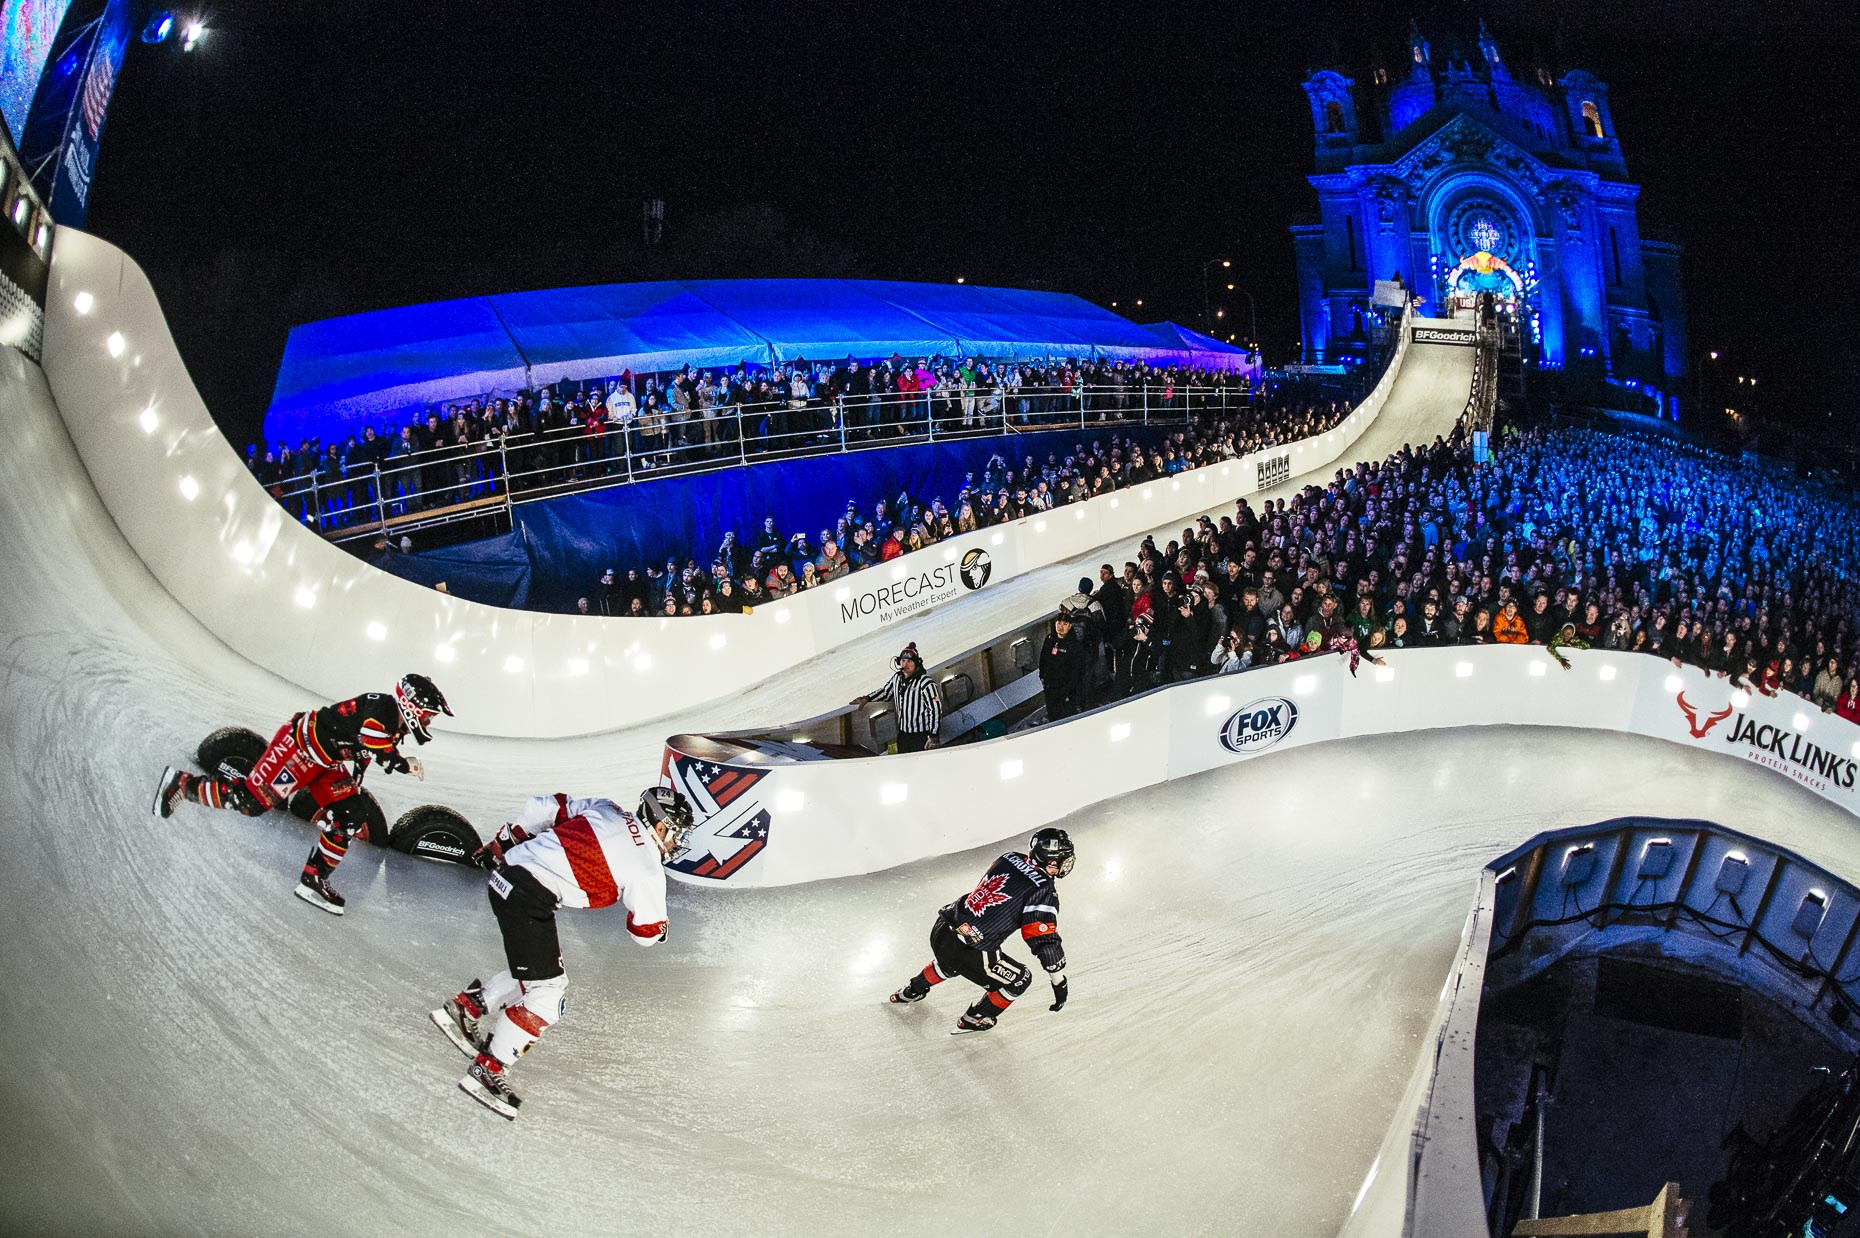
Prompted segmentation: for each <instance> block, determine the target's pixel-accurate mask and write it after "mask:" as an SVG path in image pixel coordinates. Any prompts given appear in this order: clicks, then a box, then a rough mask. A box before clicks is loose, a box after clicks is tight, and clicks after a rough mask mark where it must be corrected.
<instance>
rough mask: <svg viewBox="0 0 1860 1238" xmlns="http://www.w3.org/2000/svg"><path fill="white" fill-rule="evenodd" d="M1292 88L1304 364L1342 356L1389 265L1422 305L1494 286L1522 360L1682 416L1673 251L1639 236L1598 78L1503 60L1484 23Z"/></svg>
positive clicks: (1430, 309)
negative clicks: (1309, 132)
mask: <svg viewBox="0 0 1860 1238" xmlns="http://www.w3.org/2000/svg"><path fill="white" fill-rule="evenodd" d="M1304 86H1305V93H1306V94H1307V95H1308V96H1309V97H1310V101H1311V119H1312V122H1313V124H1314V126H1315V128H1316V147H1317V160H1316V162H1317V171H1316V173H1315V174H1314V175H1312V176H1311V178H1310V181H1311V185H1312V187H1313V188H1315V189H1316V190H1317V195H1318V210H1319V218H1318V220H1317V221H1316V222H1309V223H1303V224H1299V225H1297V226H1295V227H1293V229H1292V236H1293V244H1294V246H1295V248H1296V251H1297V259H1298V281H1299V283H1298V287H1299V304H1300V315H1301V325H1302V329H1303V334H1304V353H1305V357H1306V358H1307V359H1308V360H1313V361H1325V360H1337V359H1341V357H1342V356H1343V355H1344V354H1345V353H1346V352H1347V351H1349V348H1350V345H1351V343H1352V341H1360V340H1361V339H1362V338H1363V336H1364V332H1365V319H1366V318H1368V317H1371V316H1373V315H1374V313H1375V308H1374V293H1375V287H1376V284H1377V282H1378V281H1394V280H1396V279H1398V278H1399V279H1400V281H1401V282H1402V283H1403V284H1404V285H1405V286H1406V289H1407V290H1408V291H1409V292H1410V293H1412V294H1413V295H1414V296H1415V297H1417V298H1418V299H1419V300H1420V301H1421V303H1422V304H1421V307H1420V309H1421V312H1422V313H1424V314H1429V315H1446V314H1451V313H1454V312H1456V311H1457V312H1465V310H1466V309H1467V308H1468V307H1470V305H1471V303H1472V300H1473V298H1474V297H1476V296H1477V295H1478V294H1479V293H1481V292H1491V293H1493V294H1495V295H1496V297H1497V299H1498V301H1499V305H1500V309H1501V313H1503V314H1505V315H1506V316H1507V317H1508V318H1509V319H1510V321H1511V322H1513V323H1514V324H1515V325H1516V327H1517V330H1518V334H1519V338H1520V340H1521V341H1522V345H1523V349H1524V354H1525V356H1526V357H1527V358H1528V363H1529V364H1531V365H1533V366H1535V367H1537V368H1538V369H1540V370H1543V371H1551V372H1560V373H1562V374H1564V375H1566V376H1567V379H1569V380H1580V382H1581V384H1582V385H1583V386H1584V387H1587V388H1588V389H1590V390H1601V391H1604V392H1606V391H1608V390H1609V389H1613V390H1614V391H1615V392H1617V393H1618V394H1619V395H1620V396H1621V397H1622V398H1623V399H1624V400H1630V401H1631V403H1632V404H1639V405H1642V406H1643V407H1644V406H1646V405H1647V404H1651V405H1653V406H1657V407H1658V408H1659V409H1660V411H1662V412H1664V413H1666V414H1668V415H1674V416H1676V415H1677V413H1678V394H1679V393H1680V392H1681V391H1682V389H1683V388H1684V386H1685V374H1686V359H1685V358H1686V329H1685V307H1684V300H1683V297H1682V293H1681V284H1680V277H1679V247H1678V246H1677V245H1674V244H1671V243H1669V242H1665V241H1656V240H1650V239H1648V238H1647V237H1644V236H1642V235H1641V229H1640V219H1639V212H1638V209H1637V205H1636V204H1637V200H1638V199H1639V197H1640V187H1639V186H1638V185H1636V184H1634V183H1633V182H1632V181H1630V180H1629V179H1628V172H1627V164H1626V162H1625V161H1624V160H1623V158H1622V155H1621V145H1620V143H1619V142H1618V141H1617V140H1616V137H1615V124H1614V117H1613V115H1612V114H1611V113H1610V111H1609V104H1608V87H1607V85H1606V84H1605V83H1603V82H1601V81H1599V80H1597V79H1596V78H1595V77H1593V76H1592V75H1590V74H1588V73H1585V72H1583V71H1581V70H1572V71H1570V72H1567V73H1564V74H1562V75H1561V76H1560V77H1559V76H1555V75H1553V74H1552V73H1551V72H1550V71H1549V70H1548V69H1544V68H1537V67H1533V68H1530V69H1528V70H1520V71H1516V72H1514V71H1513V69H1512V68H1511V66H1510V65H1509V64H1507V63H1506V61H1505V59H1504V57H1503V56H1502V55H1500V53H1499V48H1498V45H1497V43H1496V42H1495V41H1494V40H1493V39H1492V37H1491V35H1490V34H1489V32H1488V31H1487V30H1486V28H1485V25H1484V23H1483V22H1482V23H1480V26H1479V33H1478V37H1477V39H1476V40H1474V41H1470V45H1469V46H1458V45H1448V44H1444V43H1443V44H1442V45H1440V46H1438V47H1437V46H1435V45H1434V44H1432V43H1430V42H1429V40H1428V39H1427V38H1426V37H1425V36H1424V35H1423V34H1422V32H1421V31H1420V29H1419V28H1418V27H1415V26H1412V25H1411V26H1410V28H1409V38H1408V56H1407V57H1406V58H1405V59H1404V61H1403V63H1402V67H1401V68H1400V69H1399V70H1391V69H1387V68H1372V69H1371V71H1370V74H1369V76H1368V78H1367V81H1366V82H1365V83H1359V82H1358V81H1357V80H1356V79H1354V78H1350V77H1346V76H1345V75H1344V74H1342V73H1340V72H1337V71H1336V70H1334V69H1323V70H1319V71H1317V72H1314V73H1312V74H1311V76H1310V77H1309V78H1308V79H1306V81H1305V84H1304ZM1385 290H1386V289H1385Z"/></svg>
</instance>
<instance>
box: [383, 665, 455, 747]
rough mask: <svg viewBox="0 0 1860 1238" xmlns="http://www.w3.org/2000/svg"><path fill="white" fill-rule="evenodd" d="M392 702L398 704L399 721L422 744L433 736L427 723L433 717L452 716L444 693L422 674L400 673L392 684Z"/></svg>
mask: <svg viewBox="0 0 1860 1238" xmlns="http://www.w3.org/2000/svg"><path fill="white" fill-rule="evenodd" d="M394 703H395V704H396V705H398V706H400V717H401V721H403V722H405V723H406V724H407V730H408V732H409V733H410V734H412V736H413V737H414V739H416V740H418V741H419V742H420V743H422V744H423V743H425V742H426V741H427V740H429V739H431V738H432V737H433V733H432V731H431V730H429V729H428V724H429V723H431V722H432V720H433V719H434V718H435V717H437V716H438V715H440V714H444V715H445V716H446V717H448V718H450V717H452V707H451V706H450V705H448V704H446V697H445V693H443V692H441V691H440V690H439V685H437V684H435V683H434V682H433V681H432V680H430V679H428V678H427V677H426V676H424V675H402V676H401V679H400V682H399V683H397V684H395V685H394Z"/></svg>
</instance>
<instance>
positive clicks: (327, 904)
mask: <svg viewBox="0 0 1860 1238" xmlns="http://www.w3.org/2000/svg"><path fill="white" fill-rule="evenodd" d="M295 893H296V895H297V897H298V898H301V899H302V900H303V901H304V902H306V903H309V904H310V905H311V906H312V907H316V908H320V909H321V910H323V911H327V912H328V913H329V914H330V915H332V916H339V915H341V914H342V902H343V900H342V895H340V894H338V893H336V892H335V891H334V890H332V889H330V888H329V882H327V881H325V880H324V879H323V878H321V877H312V876H311V875H310V874H308V873H305V874H304V877H303V880H301V881H299V882H298V883H297V889H296V890H295Z"/></svg>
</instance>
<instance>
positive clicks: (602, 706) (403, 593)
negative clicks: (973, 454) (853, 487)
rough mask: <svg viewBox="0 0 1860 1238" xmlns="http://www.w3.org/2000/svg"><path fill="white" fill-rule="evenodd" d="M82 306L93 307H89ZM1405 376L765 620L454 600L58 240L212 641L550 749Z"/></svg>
mask: <svg viewBox="0 0 1860 1238" xmlns="http://www.w3.org/2000/svg"><path fill="white" fill-rule="evenodd" d="M80 297H83V298H85V299H86V300H85V303H86V304H87V305H88V307H89V312H88V313H83V314H80V313H79V312H78V311H77V309H76V305H77V303H78V299H79V298H80ZM1406 347H1407V344H1406V340H1405V339H1404V341H1403V345H1402V348H1403V355H1404V356H1405V353H1406ZM1400 369H1401V361H1400V358H1398V359H1397V362H1396V363H1395V364H1394V365H1392V366H1391V368H1390V372H1389V373H1388V374H1387V375H1385V376H1384V378H1383V380H1382V382H1381V384H1380V385H1379V386H1378V387H1377V389H1376V391H1375V393H1374V394H1373V395H1372V396H1371V397H1369V399H1368V400H1367V401H1365V403H1364V406H1363V407H1362V409H1361V410H1360V411H1359V412H1358V413H1357V415H1356V416H1355V417H1354V418H1352V419H1351V420H1350V421H1349V422H1348V423H1347V424H1346V425H1345V426H1344V427H1342V428H1340V429H1339V430H1338V431H1335V432H1330V433H1327V434H1323V435H1319V436H1316V437H1315V438H1313V439H1311V440H1308V441H1306V442H1303V443H1296V444H1290V445H1288V446H1286V447H1283V448H1277V449H1274V450H1273V451H1270V452H1263V453H1260V454H1259V455H1258V456H1257V457H1249V458H1246V459H1242V460H1238V461H1232V462H1228V463H1226V464H1222V465H1218V466H1214V467H1212V468H1211V469H1209V470H1207V472H1208V474H1209V482H1208V483H1207V484H1182V485H1180V486H1179V487H1178V486H1176V485H1174V484H1172V483H1167V482H1158V483H1154V484H1153V485H1151V486H1147V487H1142V488H1139V489H1138V490H1131V491H1124V492H1121V493H1120V494H1119V495H1117V496H1113V497H1108V498H1101V499H1096V500H1092V501H1091V502H1089V503H1086V504H1083V505H1081V507H1080V508H1076V509H1075V508H1068V509H1066V512H1065V514H1064V518H1063V519H1060V518H1049V519H1044V520H1039V519H1035V520H1026V521H1021V522H1018V523H1017V524H1015V525H1013V526H1008V527H1004V528H997V529H990V530H984V531H982V532H979V533H975V534H969V535H965V536H964V537H961V538H957V539H955V540H953V541H951V542H947V543H943V544H941V545H939V546H936V547H933V548H932V549H930V550H926V551H923V552H920V553H919V554H917V555H913V556H910V557H909V558H907V559H905V560H899V561H898V562H897V563H896V564H894V565H890V566H887V567H883V568H877V569H873V570H868V571H865V572H861V573H858V574H856V575H854V576H851V577H849V578H847V579H846V580H845V581H843V582H842V583H841V584H840V585H838V586H830V587H827V588H823V589H819V590H815V591H811V592H809V593H806V594H802V595H799V596H798V597H795V598H791V599H787V600H785V601H782V602H778V603H775V604H772V605H769V606H764V607H759V608H757V611H756V613H755V614H753V615H750V616H714V617H711V616H704V617H690V618H685V619H679V620H674V621H666V620H645V621H641V620H626V619H603V618H598V617H580V616H562V615H538V614H532V613H530V612H527V611H513V610H503V609H499V608H496V607H489V606H482V605H478V604H476V603H472V602H466V601H462V600H460V599H457V598H452V597H447V596H445V595H442V594H439V593H436V592H434V591H432V590H429V589H425V588H422V587H420V586H418V585H414V584H412V583H410V582H407V581H404V580H401V579H399V578H397V577H394V576H391V575H388V574H387V573H384V572H380V571H377V570H376V569H374V568H372V567H369V566H367V565H365V564H363V563H361V562H360V561H358V560H356V559H354V558H352V557H351V556H349V555H348V554H346V553H345V552H343V551H341V550H338V549H337V548H335V547H333V546H330V545H328V544H327V543H325V542H324V541H323V540H322V539H321V538H320V537H318V536H316V535H315V534H314V533H312V532H310V531H309V530H307V529H305V528H303V527H302V526H300V525H298V524H297V523H296V522H295V521H294V520H293V519H292V518H291V517H290V516H289V515H288V513H286V512H285V511H284V509H283V508H281V507H280V506H279V505H278V504H277V503H276V502H274V501H273V500H272V499H271V498H270V496H269V495H267V494H266V493H265V492H264V490H263V489H262V488H260V486H259V485H258V483H257V482H256V481H254V480H253V479H252V478H251V476H250V475H249V474H248V473H247V472H246V470H245V468H244V466H243V464H242V463H241V461H240V458H239V455H238V453H237V452H236V451H235V450H234V449H233V448H232V447H231V446H229V445H228V444H227V443H226V442H225V440H224V438H223V437H222V436H221V434H220V433H219V430H218V429H217V427H216V426H215V425H214V422H213V419H212V417H211V416H210V415H209V413H208V411H207V409H206V408H205V406H204V405H203V404H202V403H201V400H200V397H199V394H198V393H197V392H196V390H195V388H194V385H193V382H192V380H191V379H190V378H189V377H188V374H187V370H186V368H185V367H184V366H183V364H182V362H181V359H180V357H179V355H178V354H177V353H176V351H175V348H174V343H173V340H172V338H171V337H170V335H169V332H168V326H167V322H166V320H165V319H164V317H163V315H162V311H161V307H160V305H159V304H158V303H157V301H156V299H155V296H154V292H153V290H152V289H151V288H150V287H149V284H148V281H147V279H146V278H145V277H144V276H143V274H142V272H141V270H140V269H139V268H138V267H137V266H136V265H135V264H134V263H133V262H131V261H130V260H129V259H128V258H127V257H126V256H125V255H124V254H123V253H122V252H121V251H120V250H118V249H116V248H115V247H113V246H111V245H109V244H108V243H106V242H104V241H101V240H99V239H98V238H96V237H93V236H90V235H88V234H86V233H80V232H73V231H70V230H68V229H61V230H60V231H59V233H58V236H57V238H56V244H55V248H54V250H53V260H52V274H51V292H50V295H49V305H48V310H47V315H46V342H45V373H46V376H47V378H48V379H49V381H50V383H51V387H52V392H53V394H54V396H55V397H56V399H57V402H58V407H59V410H60V412H61V413H62V414H63V416H64V417H65V419H66V422H67V425H68V427H69V430H70V433H71V436H72V438H73V440H74V441H75V442H76V444H77V448H78V451H79V453H80V455H81V456H82V457H83V460H84V462H85V466H86V467H87V468H88V469H89V471H90V474H91V477H92V478H93V480H94V481H95V483H96V488H97V490H98V492H99V493H100V494H101V495H102V497H103V501H104V503H105V505H106V506H107V507H108V509H109V512H110V514H111V516H113V517H114V518H115V521H116V524H117V527H118V528H119V529H121V530H122V533H123V536H124V537H125V538H126V539H127V540H128V542H129V544H130V545H131V546H133V547H134V548H135V550H136V552H137V553H138V554H139V555H140V556H141V557H142V559H143V561H144V562H145V563H146V564H147V565H148V568H149V570H150V571H151V572H152V573H153V574H154V575H155V577H156V579H158V580H160V581H161V582H162V584H163V586H164V587H166V588H167V590H168V591H169V593H170V594H172V595H173V596H174V597H175V598H176V599H177V600H178V601H179V602H180V603H181V604H182V605H183V606H184V607H186V608H187V609H188V610H189V611H190V612H191V613H192V614H193V615H194V616H195V617H196V618H198V619H199V620H200V622H201V623H202V625H204V626H205V627H206V628H207V629H208V630H209V631H211V632H212V633H213V634H214V635H216V636H217V637H219V639H221V640H222V641H224V642H225V643H226V644H227V645H228V646H230V647H231V648H232V649H234V650H236V651H238V652H239V653H240V654H242V655H244V656H245V657H247V658H249V659H251V660H252V661H253V662H254V663H256V664H257V665H259V666H261V667H263V668H265V669H266V670H268V671H271V672H273V673H275V674H278V675H280V676H283V677H284V678H286V679H288V680H290V681H291V682H293V683H296V684H299V685H301V686H302V687H303V688H304V689H306V690H307V691H308V692H310V693H312V694H316V695H321V696H324V697H332V698H333V697H340V696H346V695H349V694H351V693H353V692H354V691H355V685H356V684H357V683H384V682H392V681H393V679H395V678H397V677H398V676H400V675H401V674H404V673H406V672H407V671H412V670H417V671H423V672H426V673H428V674H431V675H433V676H434V677H435V678H436V679H439V680H441V681H442V683H443V684H444V686H445V688H446V691H447V694H448V696H449V697H450V698H451V700H452V702H453V705H454V707H455V709H456V711H457V715H458V716H457V718H456V719H449V720H448V726H449V728H450V729H451V730H453V731H455V732H458V731H463V732H469V733H477V734H486V735H509V736H532V737H559V736H572V735H585V734H590V733H593V732H598V731H603V730H609V729H613V728H618V727H624V726H631V725H634V724H637V723H640V722H644V721H648V720H651V719H655V718H663V717H667V716H670V715H672V714H674V713H677V712H679V711H681V710H684V709H688V708H690V707H692V706H694V705H699V704H703V703H706V702H711V701H716V700H719V699H721V698H725V697H728V696H730V695H732V694H734V693H738V692H740V691H741V690H742V689H743V688H744V687H745V686H747V685H749V684H753V683H757V682H760V681H762V680H765V679H768V678H769V677H771V676H773V675H775V674H778V673H780V672H781V671H783V670H786V669H788V668H791V667H795V666H798V665H800V664H801V663H802V662H805V661H807V660H808V659H810V658H812V657H814V656H815V655H816V654H819V653H822V652H825V651H827V650H830V649H834V648H838V647H840V646H843V645H845V644H847V643H848V642H850V641H853V640H855V639H857V638H859V637H861V636H864V635H866V634H869V633H871V632H874V631H876V630H878V629H879V628H882V627H885V626H888V625H892V624H897V623H905V622H909V621H911V620H914V619H916V618H918V617H919V616H922V615H924V614H925V613H926V612H928V611H929V610H930V609H932V608H935V607H940V606H945V605H948V604H950V603H954V602H960V601H962V600H965V599H968V598H971V597H973V596H975V595H976V593H977V592H978V591H980V590H985V589H987V588H988V587H989V586H990V585H998V584H999V583H1000V582H1002V581H1003V580H1006V579H1008V578H1010V577H1012V576H1015V575H1018V574H1022V573H1026V572H1030V571H1033V570H1035V569H1037V568H1040V567H1043V566H1046V565H1049V564H1055V563H1059V562H1063V561H1065V560H1067V559H1069V558H1071V557H1073V556H1076V555H1079V554H1082V553H1084V552H1086V551H1088V550H1090V549H1091V548H1093V547H1097V546H1104V545H1107V544H1110V545H1114V546H1116V547H1117V548H1119V549H1123V548H1124V546H1123V543H1125V542H1127V541H1134V540H1135V539H1136V538H1137V537H1139V536H1141V535H1142V534H1143V533H1145V532H1148V531H1149V530H1151V529H1153V528H1155V527H1157V526H1159V525H1161V524H1164V523H1168V522H1172V521H1176V520H1180V519H1184V518H1186V517H1188V516H1191V515H1193V514H1195V513H1198V512H1200V511H1203V510H1205V509H1207V508H1208V507H1210V506H1213V505H1216V504H1219V503H1224V502H1231V501H1232V499H1233V498H1235V497H1237V496H1239V495H1243V494H1250V493H1254V492H1256V491H1258V490H1259V489H1260V488H1261V487H1262V486H1268V485H1278V484H1280V483H1281V482H1282V481H1283V480H1285V479H1286V478H1288V477H1291V476H1297V475H1302V474H1304V473H1307V472H1309V471H1311V470H1314V469H1319V468H1322V467H1323V466H1325V465H1326V464H1328V463H1329V462H1331V461H1333V460H1336V459H1337V458H1338V457H1340V456H1342V455H1343V454H1344V453H1345V452H1348V451H1350V450H1351V448H1352V446H1353V444H1354V443H1355V442H1356V441H1357V439H1358V438H1359V437H1360V436H1361V435H1363V434H1364V433H1365V431H1366V430H1368V429H1369V428H1370V427H1371V426H1372V425H1374V424H1375V422H1376V420H1377V417H1378V414H1379V412H1380V410H1381V408H1382V405H1383V404H1384V402H1385V401H1387V400H1388V399H1389V397H1390V393H1391V391H1392V390H1393V389H1394V388H1395V386H1396V383H1397V379H1398V376H1399V372H1400ZM1180 480H1182V481H1184V482H1185V483H1187V482H1189V480H1190V478H1189V475H1184V477H1183V478H1182V479H1180ZM1194 480H1195V481H1198V480H1199V479H1198V478H1196V479H1194ZM1080 510H1082V511H1083V512H1084V513H1085V519H1083V520H1080V519H1078V518H1077V513H1078V512H1079V511H1080ZM952 552H953V557H952ZM913 560H921V561H922V562H921V563H920V562H914V561H913ZM894 568H897V569H900V570H901V571H902V575H894V573H893V569H894ZM718 637H722V638H723V639H722V640H721V641H719V640H718V639H717V638H718Z"/></svg>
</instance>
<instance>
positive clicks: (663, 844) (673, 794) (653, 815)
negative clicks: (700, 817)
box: [639, 787, 697, 860]
mask: <svg viewBox="0 0 1860 1238" xmlns="http://www.w3.org/2000/svg"><path fill="white" fill-rule="evenodd" d="M639 819H640V820H641V821H643V822H645V824H646V826H647V828H648V829H652V830H655V831H656V832H657V833H658V836H659V846H660V849H661V850H663V851H664V852H665V858H666V859H667V860H676V859H677V858H678V857H679V856H680V855H683V854H684V850H685V835H687V834H689V833H690V832H691V831H692V830H693V829H694V828H696V826H697V819H696V818H695V817H694V816H693V815H692V813H691V801H690V800H687V799H686V798H685V797H684V796H682V795H680V794H679V793H678V792H677V791H674V790H673V789H672V788H670V787H647V788H646V790H645V791H644V793H642V794H641V795H640V797H639Z"/></svg>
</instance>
